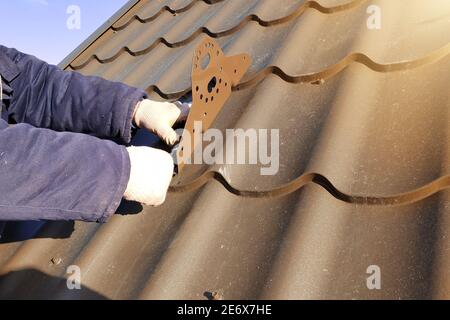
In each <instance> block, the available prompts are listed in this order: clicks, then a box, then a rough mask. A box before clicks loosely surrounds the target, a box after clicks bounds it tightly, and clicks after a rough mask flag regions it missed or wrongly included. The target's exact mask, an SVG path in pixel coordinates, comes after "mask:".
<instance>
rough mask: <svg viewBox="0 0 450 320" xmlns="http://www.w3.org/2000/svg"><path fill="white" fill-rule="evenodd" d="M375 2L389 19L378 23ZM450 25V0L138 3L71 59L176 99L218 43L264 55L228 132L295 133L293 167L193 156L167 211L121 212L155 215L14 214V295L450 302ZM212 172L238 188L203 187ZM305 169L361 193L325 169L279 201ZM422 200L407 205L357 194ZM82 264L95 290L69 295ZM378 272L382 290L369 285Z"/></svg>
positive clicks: (228, 50) (286, 144)
mask: <svg viewBox="0 0 450 320" xmlns="http://www.w3.org/2000/svg"><path fill="white" fill-rule="evenodd" d="M370 5H376V6H378V7H379V8H380V9H381V11H380V12H381V23H382V24H381V28H380V29H376V30H373V29H369V28H368V25H367V23H368V19H369V17H370V16H371V14H370V13H368V11H369V12H372V11H371V10H370V8H369V10H368V7H369V6H370ZM449 27H450V3H449V2H448V0H434V1H423V0H409V1H398V0H397V1H393V0H373V1H350V0H319V1H318V2H314V1H294V0H278V1H272V0H262V1H256V0H248V1H240V0H226V1H195V0H194V1H192V0H180V1H138V2H137V3H136V5H134V6H133V7H132V8H131V9H130V10H129V11H128V12H126V13H125V14H124V15H123V16H122V17H121V18H120V19H118V21H116V22H115V23H113V25H112V26H111V27H110V28H109V29H107V30H106V32H105V33H103V34H102V35H101V36H99V37H98V39H96V40H95V41H94V42H93V43H92V44H91V45H90V46H89V47H88V48H87V49H86V50H84V51H83V52H82V53H80V54H79V55H78V56H77V57H76V58H75V59H74V60H73V61H72V62H71V63H70V65H69V66H68V67H67V68H66V69H67V70H76V71H78V72H81V73H83V74H86V75H99V76H102V77H105V78H107V79H111V80H117V81H123V82H125V83H127V84H130V85H133V86H138V87H141V88H144V89H146V90H147V91H148V92H149V93H150V95H151V97H152V98H154V99H159V100H162V99H171V100H172V99H176V98H178V97H181V96H182V95H183V94H185V93H187V92H188V91H189V90H190V86H191V82H190V74H191V66H192V55H193V52H194V50H195V48H196V46H197V45H198V44H199V43H200V42H201V41H202V39H204V37H205V36H206V35H209V36H211V37H213V38H215V39H216V40H217V41H218V42H219V43H220V45H221V46H222V48H223V50H224V53H225V54H227V55H232V54H239V53H248V54H249V55H250V56H251V57H252V65H251V67H250V69H249V71H248V72H247V74H246V76H244V78H243V80H242V82H241V84H240V85H238V86H237V87H235V88H234V91H233V93H232V95H231V97H230V99H229V100H228V102H227V103H226V105H225V106H224V108H223V110H222V112H221V114H220V115H219V117H218V119H217V120H216V123H215V126H216V127H217V128H219V129H225V128H244V129H246V128H268V129H270V128H277V129H280V170H279V172H278V174H277V175H275V176H261V175H260V174H259V169H260V168H259V167H258V166H254V165H222V166H220V165H217V166H214V167H212V168H208V167H206V166H191V167H189V168H186V172H184V173H183V174H182V176H180V177H178V178H177V179H175V181H174V186H173V188H172V190H171V192H170V193H169V194H168V197H167V201H166V203H165V204H164V205H163V206H161V207H159V208H150V207H146V208H143V209H142V210H140V208H135V207H132V206H124V207H123V208H122V209H121V211H122V213H138V212H141V214H135V215H133V214H132V215H125V216H122V215H116V216H114V217H113V218H112V219H111V220H110V221H109V222H108V223H107V224H104V225H97V224H88V223H80V222H76V223H75V224H73V223H70V222H67V223H45V224H44V223H40V224H38V225H36V224H35V223H34V224H33V223H29V224H25V225H24V224H23V223H22V224H18V223H16V224H14V223H10V224H9V226H8V227H9V229H10V230H13V231H10V233H11V234H13V235H15V236H18V235H19V236H18V238H17V241H15V240H14V237H12V236H11V238H10V241H8V243H3V244H1V245H0V274H1V275H3V279H2V280H0V297H11V296H20V297H45V298H89V297H90V298H115V299H121V298H150V299H178V298H188V299H191V298H193V299H203V298H204V293H205V292H219V293H220V295H222V296H223V297H224V298H225V299H240V298H270V299H272V298H275V299H277V298H296V299H303V298H332V299H334V298H343V299H350V298H355V299H366V298H387V299H407V298H450V277H449V270H450V242H449V237H450V193H449V191H448V189H445V187H447V186H449V185H450V183H449V179H450V178H449V174H450V166H449V164H450V140H449V137H450V131H449V130H450V129H449V123H450V111H449V107H450V102H449V92H450V91H449V80H450V55H449V54H448V53H449V51H450V32H448V30H449ZM138 139H139V138H138ZM140 139H141V140H143V139H142V137H140ZM206 170H214V171H216V172H220V173H221V175H222V176H223V177H224V178H225V180H226V182H225V183H224V184H225V185H227V184H228V187H230V186H231V187H232V188H228V189H229V190H227V189H226V188H225V187H224V186H223V185H222V184H221V183H219V182H218V181H216V180H214V179H209V180H208V181H207V182H206V183H205V184H203V185H201V186H200V187H197V188H191V187H189V183H190V182H192V181H194V180H195V179H196V178H197V177H199V176H201V174H202V173H203V172H205V171H206ZM305 173H318V174H320V175H322V176H323V177H325V178H326V179H327V180H328V181H329V182H330V184H332V186H333V187H334V188H336V189H338V190H339V191H340V192H342V193H343V194H340V193H339V192H336V190H333V189H332V188H330V186H329V185H328V188H327V184H326V183H322V186H321V185H319V184H320V183H319V184H318V183H317V181H319V182H320V181H322V180H321V179H317V178H316V179H315V180H314V181H313V182H309V183H307V184H304V185H303V184H301V183H300V184H299V185H296V186H295V187H294V188H291V189H289V190H287V191H285V192H282V194H281V195H280V196H279V197H276V198H273V197H270V193H268V194H267V193H266V194H265V195H264V191H267V190H274V189H276V188H278V187H280V186H284V185H286V184H287V183H290V182H292V181H294V182H295V181H298V178H299V177H302V175H303V176H304V175H305ZM296 179H297V180H296ZM219 180H220V179H219ZM322 182H323V181H322ZM430 183H431V184H430ZM186 184H187V185H188V187H186V188H183V186H185V185H186ZM324 186H325V187H324ZM424 186H425V188H423V189H420V188H422V187H424ZM233 190H234V191H235V193H237V194H238V195H236V194H233V193H232V192H230V191H233ZM240 191H252V192H253V193H251V194H253V195H255V194H256V195H258V193H261V194H262V196H261V197H260V198H247V197H244V196H242V195H241V196H240V195H239V192H240ZM405 192H413V193H412V194H409V196H407V197H406V198H395V197H394V198H393V199H391V200H390V202H396V201H397V202H401V203H402V204H401V205H397V206H392V205H387V204H388V203H390V202H389V201H386V202H383V201H378V202H377V201H374V202H376V203H374V204H375V205H374V204H372V205H370V203H369V204H367V202H370V201H360V203H358V201H351V199H349V198H348V197H346V195H351V196H361V198H358V199H366V200H367V198H365V197H373V199H375V200H376V199H383V198H384V197H388V198H389V197H392V196H395V195H398V194H402V193H405ZM369 199H372V198H369ZM361 202H362V203H363V204H361ZM30 229H32V230H33V233H34V239H30V240H26V241H19V240H21V239H20V233H19V231H20V230H27V232H28V233H29V230H30ZM69 265H78V266H79V267H80V268H81V271H82V285H83V286H84V288H85V289H84V290H80V291H79V290H72V291H69V290H67V289H66V286H65V281H64V280H61V278H63V277H64V276H66V268H67V266H69ZM371 265H376V266H379V268H380V271H381V286H382V287H381V290H369V289H368V288H367V286H366V279H367V277H368V276H369V275H368V274H367V273H366V271H367V268H368V267H369V266H371Z"/></svg>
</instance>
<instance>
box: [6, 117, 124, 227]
mask: <svg viewBox="0 0 450 320" xmlns="http://www.w3.org/2000/svg"><path fill="white" fill-rule="evenodd" d="M129 175H130V159H129V156H128V152H127V150H126V148H125V147H124V146H121V145H118V144H116V143H114V142H112V141H109V140H101V139H99V138H96V137H93V136H90V135H85V134H79V133H71V132H56V131H53V130H48V129H41V128H35V127H33V126H31V125H28V124H17V125H14V126H8V125H7V123H6V122H5V121H3V120H0V181H1V183H0V221H8V220H9V221H13V220H84V221H97V222H105V221H106V220H107V219H108V218H109V217H110V216H111V215H113V214H114V213H115V212H116V210H117V207H118V206H119V204H120V201H121V199H122V196H123V194H124V192H125V189H126V186H127V183H128V179H129Z"/></svg>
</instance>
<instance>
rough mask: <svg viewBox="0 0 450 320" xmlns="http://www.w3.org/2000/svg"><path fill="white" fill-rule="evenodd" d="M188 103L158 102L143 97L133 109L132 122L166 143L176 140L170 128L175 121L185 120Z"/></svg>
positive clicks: (169, 143) (173, 142) (172, 142)
mask: <svg viewBox="0 0 450 320" xmlns="http://www.w3.org/2000/svg"><path fill="white" fill-rule="evenodd" d="M189 109H190V108H189V105H188V104H185V103H180V102H175V103H170V102H158V101H152V100H149V99H144V100H142V101H141V102H139V103H138V104H137V106H136V109H135V111H134V116H133V120H134V123H135V124H136V125H137V126H138V127H139V128H143V129H147V130H149V131H150V132H153V133H154V134H156V135H158V136H159V137H160V138H161V139H162V140H163V141H164V142H165V143H167V144H168V145H173V144H175V143H176V142H177V134H176V133H175V131H174V130H173V129H172V127H173V125H174V124H175V123H177V122H180V121H183V120H186V118H187V116H188V113H189Z"/></svg>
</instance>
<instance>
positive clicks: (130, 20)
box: [111, 0, 224, 31]
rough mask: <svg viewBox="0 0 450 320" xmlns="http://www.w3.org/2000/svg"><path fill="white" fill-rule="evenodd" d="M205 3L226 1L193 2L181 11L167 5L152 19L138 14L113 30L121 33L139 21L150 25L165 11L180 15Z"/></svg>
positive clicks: (194, 0)
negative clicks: (135, 21)
mask: <svg viewBox="0 0 450 320" xmlns="http://www.w3.org/2000/svg"><path fill="white" fill-rule="evenodd" d="M200 1H203V2H204V3H206V4H208V5H213V4H216V3H219V2H222V1H224V0H192V1H191V2H190V3H189V4H187V5H186V6H184V7H181V8H179V9H172V8H171V7H170V6H168V5H165V6H163V7H162V8H161V9H159V10H158V12H157V13H155V14H153V15H151V16H150V17H147V18H141V17H139V15H138V14H134V15H133V16H132V17H130V18H129V19H128V20H127V22H125V23H123V24H122V25H120V26H118V27H115V26H114V25H112V26H111V29H112V30H114V31H120V30H123V29H125V28H126V27H128V26H129V25H130V24H131V22H133V20H137V21H139V22H140V23H148V22H151V21H153V20H155V19H156V18H158V17H159V16H160V15H161V14H162V13H164V11H167V12H169V13H171V14H178V13H183V12H186V11H188V10H189V9H191V8H192V7H193V6H194V5H195V4H196V3H197V2H200ZM116 23H117V22H116Z"/></svg>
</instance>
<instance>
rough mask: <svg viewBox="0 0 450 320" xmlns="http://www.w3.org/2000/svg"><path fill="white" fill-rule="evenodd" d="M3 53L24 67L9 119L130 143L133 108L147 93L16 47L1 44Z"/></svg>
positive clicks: (13, 83)
mask: <svg viewBox="0 0 450 320" xmlns="http://www.w3.org/2000/svg"><path fill="white" fill-rule="evenodd" d="M0 51H3V52H4V53H5V54H6V56H8V57H9V58H10V59H11V60H12V61H13V62H14V63H15V64H16V65H17V66H18V68H19V70H20V73H19V75H18V76H17V77H16V78H15V79H14V80H13V81H11V87H12V90H13V92H14V93H13V97H12V99H11V103H10V106H9V108H8V114H9V119H10V120H13V121H15V122H16V123H28V124H31V125H33V126H35V127H40V128H48V129H52V130H56V131H72V132H78V133H87V134H91V135H95V136H97V137H101V138H115V139H117V140H118V141H119V142H122V143H129V142H130V140H131V126H132V125H131V123H132V115H133V111H134V108H135V106H136V104H137V103H138V102H139V101H140V100H142V99H143V98H145V97H146V93H145V91H143V90H141V89H137V88H133V87H129V86H127V85H125V84H122V83H118V82H112V81H108V80H105V79H102V78H99V77H90V76H83V75H81V74H79V73H76V72H70V71H63V70H61V69H60V68H58V67H56V66H53V65H49V64H47V63H45V62H43V61H41V60H39V59H37V58H36V57H34V56H30V55H26V54H24V53H21V52H19V51H17V50H15V49H9V48H6V47H4V46H0Z"/></svg>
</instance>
